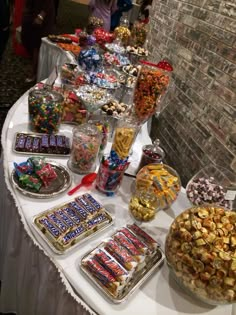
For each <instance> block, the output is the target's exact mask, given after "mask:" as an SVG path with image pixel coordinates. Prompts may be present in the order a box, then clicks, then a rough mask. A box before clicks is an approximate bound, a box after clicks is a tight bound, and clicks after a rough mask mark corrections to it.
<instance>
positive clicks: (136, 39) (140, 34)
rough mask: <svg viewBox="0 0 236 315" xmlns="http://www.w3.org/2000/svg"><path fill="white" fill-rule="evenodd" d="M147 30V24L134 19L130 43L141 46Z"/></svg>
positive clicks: (144, 40)
mask: <svg viewBox="0 0 236 315" xmlns="http://www.w3.org/2000/svg"><path fill="white" fill-rule="evenodd" d="M148 31H149V25H148V24H145V23H142V22H140V21H136V22H135V23H134V25H133V27H132V31H131V42H130V44H131V45H133V46H139V47H143V46H144V44H145V42H146V39H147V35H148Z"/></svg>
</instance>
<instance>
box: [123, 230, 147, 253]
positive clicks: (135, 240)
mask: <svg viewBox="0 0 236 315" xmlns="http://www.w3.org/2000/svg"><path fill="white" fill-rule="evenodd" d="M119 232H121V233H123V234H124V235H125V236H126V237H127V238H128V239H129V240H130V241H131V242H132V243H133V244H134V246H135V247H136V248H137V249H138V250H140V251H141V252H142V253H144V254H145V253H146V252H147V251H148V247H147V245H146V244H145V243H143V242H142V241H140V240H139V239H138V238H137V237H136V236H135V235H134V234H133V233H131V232H130V231H129V230H128V229H126V228H123V229H121V230H119Z"/></svg>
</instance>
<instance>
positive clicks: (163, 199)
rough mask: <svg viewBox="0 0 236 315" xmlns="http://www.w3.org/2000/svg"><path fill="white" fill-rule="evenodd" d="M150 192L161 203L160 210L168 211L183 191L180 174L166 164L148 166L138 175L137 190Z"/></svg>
mask: <svg viewBox="0 0 236 315" xmlns="http://www.w3.org/2000/svg"><path fill="white" fill-rule="evenodd" d="M147 189H148V190H149V191H153V194H154V195H155V196H156V198H157V199H158V201H159V209H163V210H164V209H167V208H169V207H170V206H171V205H172V203H173V202H174V201H175V200H176V198H177V196H178V194H179V191H180V189H181V181H180V177H179V175H178V173H177V172H176V171H175V170H174V169H173V168H171V167H170V166H169V165H166V164H148V165H146V166H144V167H143V168H141V170H140V171H139V172H138V174H137V175H136V190H138V191H142V190H147Z"/></svg>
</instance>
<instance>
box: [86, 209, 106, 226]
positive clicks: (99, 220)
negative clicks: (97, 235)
mask: <svg viewBox="0 0 236 315" xmlns="http://www.w3.org/2000/svg"><path fill="white" fill-rule="evenodd" d="M106 220H108V218H107V216H106V215H105V213H101V214H98V215H97V216H95V217H93V218H92V219H91V220H89V221H88V222H87V226H88V229H92V228H93V227H94V226H96V225H98V224H101V223H102V222H104V221H106Z"/></svg>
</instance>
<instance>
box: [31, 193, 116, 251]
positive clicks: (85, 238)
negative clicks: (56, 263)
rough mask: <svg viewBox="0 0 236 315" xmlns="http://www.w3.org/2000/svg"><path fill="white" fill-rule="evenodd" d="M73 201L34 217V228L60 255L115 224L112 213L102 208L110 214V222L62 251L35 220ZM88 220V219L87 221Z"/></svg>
mask: <svg viewBox="0 0 236 315" xmlns="http://www.w3.org/2000/svg"><path fill="white" fill-rule="evenodd" d="M71 201H74V199H71V200H68V201H67V202H64V203H63V204H60V205H59V206H56V207H53V208H51V209H48V210H46V211H44V212H41V213H40V214H38V215H36V216H34V217H33V218H32V226H33V228H34V230H35V231H36V232H37V233H38V235H39V236H40V237H41V238H42V239H43V240H44V241H45V242H46V243H47V244H48V246H49V247H50V248H51V249H52V251H53V252H54V253H56V254H58V255H63V254H67V253H69V252H71V251H72V250H74V249H75V248H77V247H78V246H79V245H81V244H83V243H84V242H85V241H88V240H89V239H91V238H92V237H93V236H94V235H97V234H98V233H100V232H102V231H104V230H105V229H107V228H108V227H109V226H111V225H112V224H113V218H112V216H111V215H110V213H108V212H107V211H106V209H105V208H104V209H103V210H102V212H105V213H106V215H107V216H108V218H109V219H110V221H109V223H108V224H106V225H104V226H102V227H101V228H98V227H96V229H95V230H94V231H93V233H91V234H89V235H86V236H85V237H84V238H83V239H82V240H80V241H78V242H77V243H75V244H73V245H72V246H71V247H70V248H68V249H65V250H63V251H60V250H59V249H58V248H56V247H55V246H54V245H53V243H52V242H51V241H50V240H49V239H48V238H47V237H46V235H45V234H44V233H42V231H41V230H40V229H39V227H38V226H37V225H36V223H35V220H36V219H37V218H39V217H41V216H43V215H45V214H48V212H51V211H56V210H58V209H61V208H63V207H64V206H65V205H67V204H68V203H70V202H71ZM85 222H86V221H85Z"/></svg>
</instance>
